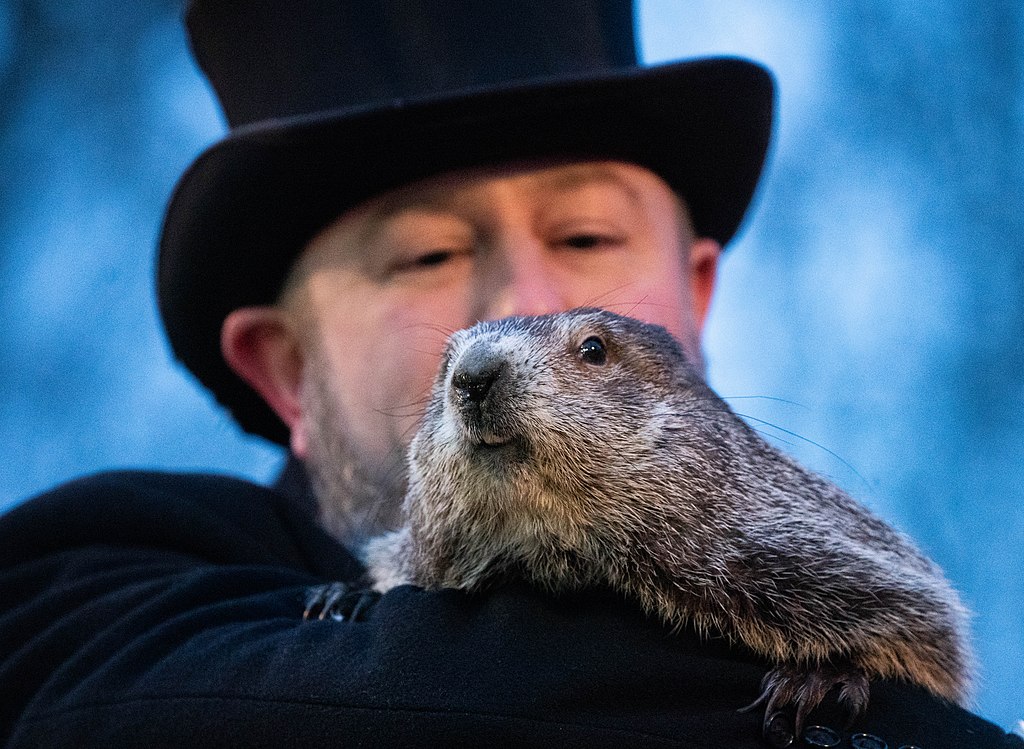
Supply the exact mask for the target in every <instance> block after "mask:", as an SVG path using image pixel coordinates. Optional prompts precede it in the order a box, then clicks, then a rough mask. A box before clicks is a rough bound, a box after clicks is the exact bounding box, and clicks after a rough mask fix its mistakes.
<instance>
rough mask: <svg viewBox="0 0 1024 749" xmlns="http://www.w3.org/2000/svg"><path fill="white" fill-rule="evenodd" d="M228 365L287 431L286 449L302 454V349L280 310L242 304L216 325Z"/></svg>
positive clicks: (304, 438) (304, 447)
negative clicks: (287, 442) (258, 396)
mask: <svg viewBox="0 0 1024 749" xmlns="http://www.w3.org/2000/svg"><path fill="white" fill-rule="evenodd" d="M220 350H221V354H222V355H223V356H224V360H225V361H226V362H227V363H228V366H230V367H231V369H232V370H234V372H235V374H237V375H238V376H239V377H241V378H242V379H243V380H245V381H246V382H247V383H249V385H250V386H251V387H252V389H253V390H255V391H256V392H257V393H259V394H260V396H261V397H262V398H263V400H264V401H266V402H267V405H268V406H270V408H271V409H273V411H274V413H276V414H277V415H278V417H279V418H280V419H281V421H283V422H284V423H285V426H287V427H288V429H289V430H291V447H292V452H293V453H295V455H297V456H298V457H300V458H301V457H305V453H306V445H307V440H306V436H305V430H304V429H303V423H304V422H303V418H302V415H303V412H302V399H301V389H302V367H303V356H302V347H301V345H300V341H299V338H298V335H297V333H296V331H295V328H294V327H293V326H292V325H291V324H290V320H289V318H288V317H287V315H286V314H285V312H284V311H283V310H281V309H279V308H277V307H242V308H241V309H236V310H234V311H233V312H231V313H230V314H229V315H228V316H227V317H226V318H224V323H223V324H222V325H221V329H220Z"/></svg>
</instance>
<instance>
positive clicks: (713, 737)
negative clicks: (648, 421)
mask: <svg viewBox="0 0 1024 749" xmlns="http://www.w3.org/2000/svg"><path fill="white" fill-rule="evenodd" d="M361 573H362V570H361V568H360V566H359V564H358V563H357V562H356V561H355V559H353V557H352V556H351V555H350V554H349V553H348V552H347V551H346V550H345V549H344V548H343V547H341V546H340V545H338V544H337V543H335V542H334V541H333V540H332V539H331V538H329V537H328V536H327V534H326V533H324V532H323V531H322V530H320V528H319V527H318V526H317V524H316V523H315V521H314V520H313V518H312V513H311V512H310V508H309V507H307V506H304V505H303V504H302V503H301V502H297V501H295V500H294V499H293V498H289V497H286V496H285V495H284V494H282V493H279V492H276V491H274V490H271V489H268V488H264V487H260V486H256V485H253V484H249V483H246V482H243V481H240V480H236V479H232V478H226V477H220V476H208V475H203V476H200V475H176V474H159V473H144V472H123V473H108V474H101V475H97V476H93V477H90V478H86V479H82V480H80V481H76V482H74V483H71V484H68V485H65V486H63V487H60V488H58V489H55V490H54V491H51V492H49V493H47V494H45V495H43V496H41V497H39V498H37V499H34V500H32V501H30V502H27V503H25V504H23V505H21V506H18V507H16V508H15V509H13V510H12V511H10V512H8V513H7V514H6V515H4V516H3V517H0V746H2V745H6V746H10V747H85V746H102V747H154V746H181V747H189V748H190V749H199V748H200V747H230V746H240V747H241V746H244V747H261V746H267V747H290V746H318V745H329V746H368V747H369V746H374V747H376V746H380V747H403V746H409V747H413V746H481V745H491V746H524V747H526V746H558V747H624V746H628V747H670V746H678V747H697V748H702V747H708V748H710V747H740V748H742V747H761V746H766V745H770V744H765V743H764V740H763V739H762V738H761V730H760V721H761V714H760V712H759V711H752V712H745V713H741V712H738V710H737V709H738V708H740V707H742V706H744V705H747V704H749V703H750V702H752V701H753V700H754V699H755V698H756V696H757V694H758V692H759V682H760V680H761V677H762V675H763V674H764V671H765V667H764V665H763V664H761V663H759V662H758V661H757V660H756V659H754V658H752V657H750V656H749V655H748V654H745V653H743V652H741V651H738V650H734V649H729V648H727V647H725V645H724V644H722V643H720V642H714V641H712V642H706V641H705V642H702V641H701V640H700V639H699V638H697V637H696V636H695V635H692V634H689V633H686V632H683V633H678V634H672V633H670V632H668V631H666V630H665V629H664V628H663V627H661V626H660V625H659V624H658V623H656V622H654V621H651V620H649V619H647V618H646V617H644V616H643V614H642V613H641V612H640V611H639V610H638V608H637V607H636V606H635V605H633V604H631V603H629V602H623V601H620V600H618V599H617V598H616V597H615V596H613V595H611V594H609V593H605V592H601V591H588V592H581V593H578V594H573V595H567V596H561V597H552V596H549V595H544V594H540V593H536V592H533V591H530V590H527V589H525V588H523V587H520V586H517V585H505V586H501V587H498V588H496V589H495V590H492V591H489V592H487V593H483V594H477V595H467V594H463V593H459V592H455V591H437V592H426V591H423V590H419V589H416V588H413V587H408V586H406V587H400V588H397V589H395V590H393V591H391V592H389V593H388V594H386V595H384V596H375V595H372V594H366V595H364V596H358V595H357V596H356V597H355V599H356V600H354V602H355V603H356V604H358V607H357V608H358V609H359V610H360V613H359V614H358V615H354V616H353V618H351V619H350V620H348V621H340V622H339V621H330V620H327V621H304V620H303V617H302V614H303V609H304V603H305V596H306V591H307V589H308V588H309V586H314V585H318V584H322V583H325V582H330V581H333V580H349V581H354V580H356V579H358V578H359V576H360V575H361ZM825 713H827V711H823V713H822V714H821V715H815V716H813V717H814V720H813V721H812V722H817V723H822V722H824V721H826V720H831V718H829V717H828V715H827V714H825ZM822 715H823V716H824V717H822ZM832 725H833V727H834V728H835V730H836V731H837V732H839V733H841V734H842V736H843V738H842V740H843V742H844V743H842V744H841V746H849V745H851V744H850V743H849V742H850V740H851V739H850V737H851V734H854V733H859V732H863V733H869V734H872V735H874V736H877V737H879V738H880V739H882V740H884V741H885V742H886V743H887V744H888V746H889V747H892V748H893V749H896V747H899V746H902V745H904V744H913V745H916V746H919V747H923V749H939V748H940V747H978V748H984V747H1011V746H1015V747H1022V746H1024V741H1020V740H1019V739H1017V738H1016V737H1012V736H1007V735H1006V734H1004V733H1003V732H1002V731H1001V730H999V729H998V728H997V727H996V726H994V725H992V724H990V723H988V722H986V721H983V720H981V719H980V718H977V717H975V716H973V715H971V714H969V713H967V712H964V711H962V710H960V709H957V708H954V707H951V706H949V705H945V704H942V703H940V702H938V701H936V700H934V699H932V698H930V697H928V696H927V695H925V694H924V693H922V692H921V691H919V690H917V689H913V688H910V687H907V686H901V685H898V684H892V683H876V684H874V685H873V686H872V693H871V705H870V708H869V711H868V714H867V715H866V716H865V717H864V718H863V719H862V720H861V721H859V722H858V723H857V724H856V725H855V726H854V727H852V728H850V729H847V730H842V729H841V727H838V726H839V724H838V723H833V724H832ZM784 734H785V726H783V730H782V734H781V737H780V738H777V739H776V744H777V745H785V743H784V742H785V739H786V737H785V735H784ZM792 745H793V746H804V745H805V744H804V743H803V742H802V741H801V740H800V739H799V738H798V739H796V741H795V743H793V744H792Z"/></svg>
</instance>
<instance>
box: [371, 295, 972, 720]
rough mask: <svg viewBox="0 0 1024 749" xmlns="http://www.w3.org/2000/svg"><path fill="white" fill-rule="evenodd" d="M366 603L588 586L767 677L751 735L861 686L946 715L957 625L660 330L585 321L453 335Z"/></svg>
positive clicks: (493, 326)
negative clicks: (688, 630) (758, 663)
mask: <svg viewBox="0 0 1024 749" xmlns="http://www.w3.org/2000/svg"><path fill="white" fill-rule="evenodd" d="M404 517H405V524H404V526H403V527H402V528H401V529H400V530H398V531H396V532H394V533H390V534H387V535H384V536H381V537H378V538H376V539H374V540H372V541H371V542H370V543H369V544H368V545H367V546H366V549H365V560H366V562H367V566H368V569H369V570H370V573H371V575H372V576H373V579H374V580H375V581H376V588H377V590H379V591H382V592H383V591H386V590H387V589H389V588H391V587H393V586H395V585H398V584H402V583H412V584H415V585H419V586H423V587H425V588H460V589H465V590H476V589H480V588H482V587H484V586H486V585H488V584H489V583H492V582H495V581H498V580H501V579H507V578H508V577H510V576H516V577H519V578H523V579H525V580H527V581H528V582H530V583H532V584H534V585H537V586H540V587H542V588H545V589H549V590H552V591H564V590H567V589H578V588H583V587H587V586H610V587H611V588H613V589H615V590H618V591H620V592H621V593H623V594H625V595H626V596H628V597H630V598H633V599H635V600H636V601H638V602H639V603H640V604H641V605H642V606H643V607H644V608H645V609H646V610H647V611H648V612H652V613H653V614H655V615H657V616H658V617H660V618H661V619H662V620H664V622H665V623H666V624H668V625H670V626H671V627H681V626H683V625H689V626H692V627H695V628H696V630H697V631H699V632H701V633H706V634H715V635H723V636H725V637H727V638H729V639H731V640H733V641H738V642H740V643H742V644H743V645H745V646H747V647H748V648H750V649H751V650H753V651H755V652H756V653H758V654H760V655H762V656H764V657H766V658H767V659H769V661H770V662H771V663H773V664H775V668H774V670H772V671H771V672H770V673H769V674H768V675H767V676H766V678H765V681H764V684H763V693H762V695H761V698H760V699H759V700H758V701H757V702H756V703H754V704H755V705H759V704H763V705H765V707H766V719H767V717H768V716H770V715H771V714H772V713H773V712H774V711H775V710H776V709H778V708H780V707H782V706H785V705H794V706H795V707H796V709H797V723H798V724H800V723H802V722H803V720H804V718H805V717H806V714H807V712H808V711H809V710H810V709H812V708H813V707H814V706H815V705H816V704H817V703H819V702H820V701H821V700H822V698H823V697H824V696H825V694H826V693H827V692H828V691H829V690H830V689H832V688H833V687H841V700H842V701H843V702H844V703H845V705H846V707H847V708H848V710H849V711H850V713H851V715H856V714H858V713H859V712H861V711H862V710H863V709H864V708H865V707H866V705H867V700H868V679H869V678H872V677H883V678H896V679H904V680H907V681H909V682H913V683H915V684H918V685H920V686H922V687H925V688H926V689H928V690H930V691H931V692H932V693H934V694H936V695H938V696H939V697H942V698H945V699H947V700H950V701H955V702H958V703H963V701H964V700H965V698H966V694H967V691H968V686H969V680H970V678H969V675H970V663H971V658H970V654H969V648H968V645H967V642H966V636H965V633H966V618H967V615H966V612H965V610H964V608H963V606H962V605H961V603H960V601H959V599H958V597H957V594H956V593H955V592H954V590H953V589H952V587H951V586H950V585H949V583H948V582H947V581H946V580H945V578H944V577H943V574H942V572H941V571H940V570H939V569H938V568H937V567H936V565H935V564H933V563H932V562H931V561H929V560H928V559H927V558H925V557H924V556H923V555H922V553H921V552H919V551H918V550H917V549H916V548H915V546H914V545H913V544H912V543H911V541H910V540H908V538H907V537H906V536H904V535H902V534H901V533H898V532H897V531H895V530H893V529H892V528H891V527H890V526H888V525H887V524H886V523H884V522H883V521H882V520H880V519H879V518H877V517H876V516H874V515H873V514H871V513H870V512H869V511H868V510H866V509H865V508H864V507H862V506H861V505H859V504H857V503H856V502H855V501H854V500H852V499H851V498H850V497H849V496H848V495H847V494H846V493H844V492H843V491H842V490H840V489H839V488H838V487H836V486H835V485H833V484H832V483H830V482H829V481H827V480H825V479H823V478H821V477H820V476H817V475H815V474H814V473H812V472H810V471H808V470H806V469H804V468H802V467H801V466H800V465H798V464H797V463H796V462H794V461H793V460H792V459H791V458H789V457H787V456H786V455H784V454H783V453H781V452H780V451H779V450H777V449H775V448H774V447H772V446H771V445H769V444H768V443H767V442H765V441H764V440H763V439H762V438H761V437H759V436H758V435H757V433H755V432H754V430H752V429H751V428H749V427H748V426H747V425H746V424H745V423H744V422H743V421H741V420H740V419H739V418H738V417H737V416H736V415H735V414H734V413H733V412H732V411H731V410H730V409H729V407H728V406H727V405H726V404H725V403H724V402H723V401H722V400H721V399H720V398H719V397H718V396H717V395H715V393H714V392H712V390H711V389H710V388H709V387H708V386H707V385H706V384H705V382H704V380H703V377H702V373H701V372H700V371H699V370H698V369H697V368H696V367H695V366H694V364H693V362H691V361H690V360H689V359H688V358H687V355H686V354H685V353H684V350H683V349H682V347H681V346H680V345H679V344H678V343H677V342H676V340H675V339H673V337H672V336H671V335H670V334H669V333H668V332H667V331H666V330H665V329H663V328H661V327H657V326H653V325H648V324H645V323H642V322H639V321H637V320H633V319H630V318H626V317H621V316H618V315H615V314H612V313H610V312H606V311H602V310H596V309H581V310H575V311H571V312H567V313H561V314H555V315H547V316H542V317H514V318H508V319H504V320H499V321H496V322H486V323H480V324H478V325H476V326H474V327H472V328H470V329H468V330H464V331H460V332H458V333H456V334H455V335H453V336H452V337H451V339H450V341H449V342H448V345H447V348H446V350H445V351H444V355H443V360H442V363H441V367H440V371H439V373H438V375H437V379H436V382H435V384H434V388H433V394H432V399H431V401H430V404H429V406H428V407H427V410H426V414H425V417H424V419H423V422H422V425H421V427H420V429H419V432H418V433H417V434H416V436H415V438H414V439H413V442H412V444H411V448H410V451H409V488H408V493H407V495H406V498H405V505H404Z"/></svg>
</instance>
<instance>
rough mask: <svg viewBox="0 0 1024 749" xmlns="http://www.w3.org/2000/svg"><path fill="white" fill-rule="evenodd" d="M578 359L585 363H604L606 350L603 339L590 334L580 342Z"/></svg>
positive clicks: (606, 356)
mask: <svg viewBox="0 0 1024 749" xmlns="http://www.w3.org/2000/svg"><path fill="white" fill-rule="evenodd" d="M580 359H582V360H583V361H585V362H586V363H587V364H604V363H605V362H606V361H608V351H607V350H606V349H605V347H604V341H602V340H601V339H600V338H598V337H597V336H596V335H592V336H590V337H589V338H587V339H586V340H584V341H583V343H581V344H580Z"/></svg>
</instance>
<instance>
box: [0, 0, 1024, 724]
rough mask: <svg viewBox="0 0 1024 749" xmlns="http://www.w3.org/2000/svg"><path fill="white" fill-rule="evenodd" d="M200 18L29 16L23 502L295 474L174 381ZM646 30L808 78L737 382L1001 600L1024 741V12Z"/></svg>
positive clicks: (748, 14) (965, 584)
mask: <svg viewBox="0 0 1024 749" xmlns="http://www.w3.org/2000/svg"><path fill="white" fill-rule="evenodd" d="M179 13H180V10H179V7H178V3H177V2H173V1H172V0H137V2H134V3H117V4H106V3H95V2H85V1H84V0H3V2H0V92H2V93H0V165H2V170H0V174H2V186H0V383H2V386H0V430H2V433H0V509H2V508H3V507H5V506H9V505H10V504H12V503H14V502H17V501H19V500H21V499H24V498H25V497H27V496H30V495H32V494H34V493H36V492H39V491H41V490H43V489H45V488H47V487H48V486H50V485H52V484H54V483H56V482H60V481H64V480H66V479H68V478H71V477H73V476H76V475H78V474H81V473H83V472H87V471H93V470H96V469H101V468H108V467H124V466H147V467H152V466H157V467H165V468H171V469H205V470H217V471H228V472H232V473H241V474H243V475H246V476H249V477H252V478H255V479H257V480H266V479H268V478H270V477H271V476H272V475H273V474H274V473H275V471H276V470H277V468H278V466H279V465H280V462H281V456H280V454H279V452H278V451H277V450H276V449H274V448H271V447H270V446H268V445H267V444H266V443H263V442H262V441H260V440H258V439H255V438H251V437H247V436H245V435H243V434H241V433H240V432H239V430H238V429H237V428H236V427H235V426H234V425H233V424H232V423H231V422H230V421H229V420H228V419H227V418H226V417H225V415H224V414H223V413H222V412H221V411H219V410H218V409H217V408H216V407H215V406H214V405H213V403H212V400H211V398H210V397H208V396H207V395H206V394H205V393H204V392H203V391H201V390H200V389H199V388H198V387H197V385H196V384H195V382H194V381H193V380H192V379H191V378H190V376H189V375H188V374H186V373H185V372H183V371H182V370H180V369H179V368H178V367H177V366H175V364H174V363H173V362H172V361H171V358H170V356H169V353H168V348H167V345H166V343H165V340H164V337H163V333H162V331H161V329H160V326H159V322H158V320H157V316H156V309H155V303H154V299H153V290H152V278H153V262H154V257H153V256H154V247H155V242H156V236H157V232H158V229H159V225H160V221H161V216H162V212H163V207H164V205H165V202H166V199H167V197H168V195H169V193H170V191H171V188H172V186H173V184H174V182H175V180H176V179H177V177H178V175H179V174H180V173H181V172H182V170H183V169H184V168H185V167H186V165H187V164H188V163H190V161H191V160H192V159H193V158H194V157H195V156H196V155H197V154H198V153H199V151H200V150H201V149H202V148H203V147H205V146H206V145H208V144H210V143H211V142H213V141H214V140H216V139H217V138H219V137H220V136H221V135H222V134H223V132H224V126H223V125H222V123H221V120H220V116H219V113H218V112H217V109H216V107H215V105H214V104H213V102H212V99H211V96H210V94H209V91H208V89H207V87H206V85H205V83H204V82H203V81H202V80H201V78H200V77H199V75H198V73H197V71H196V68H195V66H194V64H193V62H192V60H191V58H190V57H189V55H188V52H187V48H186V44H185V39H184V34H183V31H182V28H181V25H180V22H179ZM638 28H639V31H640V36H641V41H642V45H643V50H644V56H645V58H646V60H648V61H650V62H658V61H664V60H669V59H674V58H678V57H684V56H690V55H697V54H706V53H736V54H742V55H745V56H749V57H753V58H755V59H758V60H761V61H763V62H765V63H767V64H768V65H769V66H770V67H771V68H773V69H774V71H775V73H776V75H777V77H778V81H779V86H780V90H781V102H780V108H779V124H778V129H777V140H776V145H775V150H774V154H773V159H772V161H771V164H770V166H769V169H768V171H767V174H766V177H765V180H764V182H763V184H762V189H761V193H760V199H759V202H758V204H757V207H756V210H755V211H754V212H753V214H752V215H751V216H750V217H749V219H748V222H747V228H746V231H745V233H744V234H742V235H741V237H740V239H739V240H738V241H736V242H735V243H734V244H733V246H732V248H731V250H730V252H729V255H728V257H727V259H726V260H725V262H724V266H723V268H722V279H721V285H720V288H719V293H718V297H717V301H716V303H715V307H714V309H713V311H712V317H711V320H710V323H709V330H708V335H707V350H708V357H709V362H710V376H711V380H712V384H713V385H715V387H716V388H717V389H718V390H719V392H721V393H722V394H723V395H725V396H727V397H731V398H733V399H734V400H733V401H732V403H733V405H734V407H735V408H736V409H737V410H738V411H740V412H741V413H744V414H746V415H748V416H749V417H751V418H752V419H755V420H763V421H766V422H769V423H770V424H773V425H777V426H778V427H780V429H772V428H770V427H768V426H764V425H762V423H761V421H755V422H754V423H755V424H756V425H757V426H758V427H759V428H762V429H764V430H765V431H767V432H769V433H773V434H775V435H776V436H777V437H778V438H779V441H780V443H781V444H782V445H783V446H784V447H785V448H786V449H788V450H790V451H791V452H793V453H795V454H796V455H797V456H798V457H799V458H800V459H801V460H803V461H804V462H806V463H808V464H810V465H811V466H812V467H814V468H816V469H817V470H819V471H821V472H823V473H826V474H828V475H830V476H832V477H833V478H835V479H836V480H837V481H839V482H840V483H841V484H842V485H843V486H845V487H846V488H847V489H849V490H850V491H851V492H852V493H854V494H855V495H856V496H858V497H859V498H861V499H862V500H863V501H864V502H865V503H867V504H868V505H869V506H871V507H872V508H874V509H875V510H876V511H878V512H879V513H881V514H882V515H883V516H885V517H886V518H888V519H889V520H891V521H892V522H894V523H896V524H897V525H898V526H900V527H902V528H903V529H905V530H907V531H908V532H909V533H911V535H913V536H914V537H915V538H917V539H918V540H919V541H920V543H921V544H922V546H924V548H925V549H926V550H927V551H928V552H929V553H930V554H931V555H932V556H933V557H935V558H936V559H937V560H938V561H939V563H940V564H942V566H943V567H945V569H946V570H947V571H948V574H949V576H950V577H951V578H952V579H953V581H954V582H955V583H956V584H957V585H958V586H959V588H960V589H961V590H962V591H963V592H964V595H965V598H966V599H967V601H968V602H969V604H970V605H971V607H972V608H973V609H974V610H975V611H976V612H977V616H976V619H975V632H976V637H977V643H978V651H979V656H980V661H981V668H982V682H981V689H980V691H979V693H978V701H977V705H976V708H977V710H978V712H980V713H981V714H982V715H984V716H986V717H988V718H989V719H991V720H993V721H995V722H997V723H999V724H1000V725H1003V726H1004V727H1010V726H1012V725H1013V724H1014V723H1015V722H1016V720H1017V719H1020V718H1024V697H1022V695H1024V676H1022V662H1024V626H1022V624H1024V616H1022V615H1021V608H1022V602H1024V550H1022V543H1024V468H1022V459H1024V450H1022V442H1024V375H1022V372H1024V344H1022V335H1024V218H1022V210H1021V206H1020V197H1021V194H1022V191H1021V188H1022V186H1024V157H1022V154H1024V49H1022V39H1024V3H1019V2H1015V1H1013V0H1006V1H1005V2H999V1H997V0H991V1H990V2H988V3H984V4H982V3H976V2H957V1H956V0H943V2H922V0H835V1H834V2H829V3H813V4H812V3H805V2H800V1H798V0H791V1H786V0H767V1H766V0H714V1H712V0H707V1H706V2H686V3H682V2H679V0H646V2H642V3H641V7H640V16H639V19H638ZM749 396H770V397H771V398H774V399H781V400H772V399H769V398H750V397H749ZM783 430H785V431H783ZM793 435H799V436H793Z"/></svg>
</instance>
